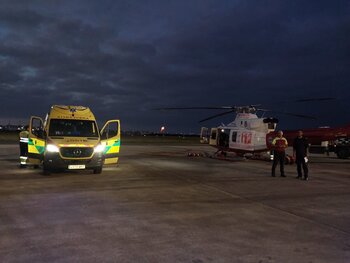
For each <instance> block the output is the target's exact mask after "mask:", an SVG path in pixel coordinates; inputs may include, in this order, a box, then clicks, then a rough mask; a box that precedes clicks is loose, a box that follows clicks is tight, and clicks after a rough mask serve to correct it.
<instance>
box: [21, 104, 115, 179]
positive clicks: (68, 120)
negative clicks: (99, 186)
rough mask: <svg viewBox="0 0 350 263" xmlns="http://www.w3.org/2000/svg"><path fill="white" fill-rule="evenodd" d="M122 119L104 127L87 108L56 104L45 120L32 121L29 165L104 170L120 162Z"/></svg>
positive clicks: (50, 168) (46, 172)
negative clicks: (106, 166) (104, 167)
mask: <svg viewBox="0 0 350 263" xmlns="http://www.w3.org/2000/svg"><path fill="white" fill-rule="evenodd" d="M119 149H120V120H109V121H107V122H106V123H105V125H104V126H103V128H102V129H101V130H99V129H98V125H97V122H96V119H95V116H94V114H93V113H92V112H91V110H90V109H89V108H88V107H83V106H65V105H53V106H52V107H51V108H50V111H49V113H48V114H47V115H46V118H45V119H44V120H43V119H42V118H40V117H36V116H32V117H31V118H30V122H29V138H28V159H27V164H32V165H34V166H39V165H42V167H43V173H44V174H50V172H51V171H53V170H85V169H90V170H92V171H93V173H95V174H100V173H101V172H102V167H103V165H104V164H106V165H113V164H117V163H118V159H119Z"/></svg>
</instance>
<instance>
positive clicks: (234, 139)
mask: <svg viewBox="0 0 350 263" xmlns="http://www.w3.org/2000/svg"><path fill="white" fill-rule="evenodd" d="M231 141H232V142H236V141H237V132H232V135H231Z"/></svg>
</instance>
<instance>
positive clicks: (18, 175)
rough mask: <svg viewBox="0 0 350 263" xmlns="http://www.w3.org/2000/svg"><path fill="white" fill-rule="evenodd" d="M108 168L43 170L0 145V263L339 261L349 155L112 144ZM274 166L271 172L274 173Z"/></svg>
mask: <svg viewBox="0 0 350 263" xmlns="http://www.w3.org/2000/svg"><path fill="white" fill-rule="evenodd" d="M121 151H122V152H121V158H120V163H119V166H118V167H107V168H105V169H104V171H103V173H102V174H101V175H94V174H92V172H90V171H79V172H77V171H76V172H60V173H53V174H52V175H50V176H43V175H42V174H41V171H40V169H34V168H27V169H20V168H18V158H17V156H18V147H17V145H0V164H1V171H0V262H192V263H202V262H203V263H204V262H256V263H280V262H281V263H288V262H293V263H294V262H297V263H303V262H306V263H311V262H312V263H322V262H325V263H337V262H343V263H348V262H350V169H349V168H350V160H339V159H336V158H335V157H329V158H327V157H325V156H316V155H314V156H311V158H310V180H309V181H301V180H297V179H295V176H296V167H295V166H294V165H289V166H287V167H286V174H287V178H282V177H276V178H273V177H271V176H270V168H271V163H268V162H264V161H257V160H236V161H233V162H227V161H222V160H216V159H210V158H205V157H187V153H188V152H189V151H192V152H193V151H195V152H203V151H206V152H213V150H212V148H209V147H207V146H161V145H158V146H151V145H133V146H122V148H121ZM277 171H278V170H276V172H277Z"/></svg>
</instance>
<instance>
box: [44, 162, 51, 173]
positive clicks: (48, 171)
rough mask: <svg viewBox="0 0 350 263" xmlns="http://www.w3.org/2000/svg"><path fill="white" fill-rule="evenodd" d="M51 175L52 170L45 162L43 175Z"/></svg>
mask: <svg viewBox="0 0 350 263" xmlns="http://www.w3.org/2000/svg"><path fill="white" fill-rule="evenodd" d="M50 174H51V170H50V169H49V168H48V167H47V165H46V164H45V162H44V163H43V175H50Z"/></svg>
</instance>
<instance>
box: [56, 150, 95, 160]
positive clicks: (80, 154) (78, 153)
mask: <svg viewBox="0 0 350 263" xmlns="http://www.w3.org/2000/svg"><path fill="white" fill-rule="evenodd" d="M93 152H94V148H91V147H62V148H61V155H62V156H63V157H66V158H84V157H85V158H86V157H90V156H91V155H92V153H93Z"/></svg>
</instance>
